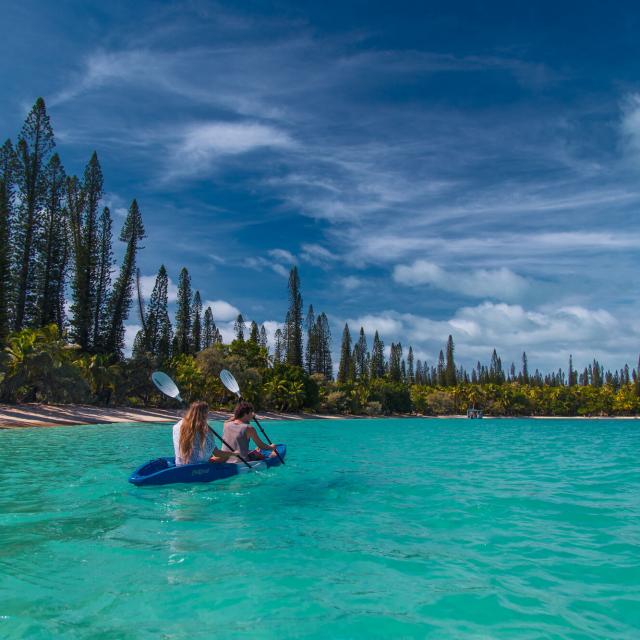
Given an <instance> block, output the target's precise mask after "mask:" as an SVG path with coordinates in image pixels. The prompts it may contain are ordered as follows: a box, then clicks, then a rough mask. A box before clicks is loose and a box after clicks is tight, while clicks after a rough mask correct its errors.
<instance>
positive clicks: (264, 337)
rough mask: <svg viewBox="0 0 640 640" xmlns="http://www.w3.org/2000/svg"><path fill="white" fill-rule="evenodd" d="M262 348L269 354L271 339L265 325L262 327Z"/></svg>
mask: <svg viewBox="0 0 640 640" xmlns="http://www.w3.org/2000/svg"><path fill="white" fill-rule="evenodd" d="M260 346H261V347H262V348H263V349H266V351H267V353H269V339H268V338H267V330H266V329H265V328H264V325H263V324H262V325H260Z"/></svg>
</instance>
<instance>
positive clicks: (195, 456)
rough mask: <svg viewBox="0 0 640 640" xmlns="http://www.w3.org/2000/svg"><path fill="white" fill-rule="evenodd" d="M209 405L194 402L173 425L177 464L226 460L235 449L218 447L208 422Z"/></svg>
mask: <svg viewBox="0 0 640 640" xmlns="http://www.w3.org/2000/svg"><path fill="white" fill-rule="evenodd" d="M208 416H209V405H208V404H207V403H206V402H202V401H198V402H192V403H191V405H190V406H189V408H188V409H187V413H186V414H185V416H184V418H182V420H180V422H178V423H177V424H175V425H174V426H173V449H174V452H175V458H176V466H178V467H179V466H180V465H183V464H197V463H199V462H207V461H209V462H226V461H227V460H228V459H229V458H230V457H231V456H233V455H234V453H236V452H233V451H221V450H220V449H216V446H215V440H214V437H213V432H212V431H211V429H209V425H208V424H207V417H208Z"/></svg>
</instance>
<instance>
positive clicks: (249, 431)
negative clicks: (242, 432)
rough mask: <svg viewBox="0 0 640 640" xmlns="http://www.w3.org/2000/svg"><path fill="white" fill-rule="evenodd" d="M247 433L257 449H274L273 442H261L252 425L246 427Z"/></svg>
mask: <svg viewBox="0 0 640 640" xmlns="http://www.w3.org/2000/svg"><path fill="white" fill-rule="evenodd" d="M247 435H248V436H249V437H250V438H251V439H252V440H253V441H254V442H255V443H256V445H257V446H258V448H259V449H271V450H273V449H275V445H274V444H267V443H266V442H262V440H260V436H259V435H258V433H257V431H256V430H255V428H254V427H248V428H247Z"/></svg>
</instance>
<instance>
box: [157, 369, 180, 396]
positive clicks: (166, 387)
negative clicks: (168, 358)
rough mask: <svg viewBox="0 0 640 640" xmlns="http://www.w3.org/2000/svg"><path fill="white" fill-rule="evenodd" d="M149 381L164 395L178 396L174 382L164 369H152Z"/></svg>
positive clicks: (178, 392)
mask: <svg viewBox="0 0 640 640" xmlns="http://www.w3.org/2000/svg"><path fill="white" fill-rule="evenodd" d="M151 381H152V382H153V384H155V385H156V387H157V388H158V390H159V391H161V392H162V393H164V395H165V396H169V397H170V398H178V399H179V398H180V390H179V389H178V387H177V386H176V383H175V382H174V381H173V380H172V379H171V378H170V377H169V376H168V375H167V374H166V373H164V371H154V372H153V373H152V374H151Z"/></svg>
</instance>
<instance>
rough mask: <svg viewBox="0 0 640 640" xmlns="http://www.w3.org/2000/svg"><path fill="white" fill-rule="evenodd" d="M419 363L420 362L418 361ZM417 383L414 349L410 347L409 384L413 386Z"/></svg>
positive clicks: (408, 359)
mask: <svg viewBox="0 0 640 640" xmlns="http://www.w3.org/2000/svg"><path fill="white" fill-rule="evenodd" d="M418 362H420V361H419V360H418ZM415 381H416V374H415V371H414V366H413V347H412V346H411V345H409V354H408V355H407V382H408V383H409V384H413V383H414V382H415Z"/></svg>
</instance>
